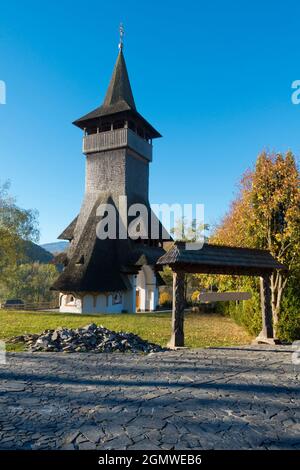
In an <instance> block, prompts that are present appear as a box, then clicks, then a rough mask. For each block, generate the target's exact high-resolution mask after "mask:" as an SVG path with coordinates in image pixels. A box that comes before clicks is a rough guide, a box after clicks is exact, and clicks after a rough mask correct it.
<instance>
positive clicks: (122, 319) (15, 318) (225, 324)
mask: <svg viewBox="0 0 300 470" xmlns="http://www.w3.org/2000/svg"><path fill="white" fill-rule="evenodd" d="M89 323H96V324H97V325H103V326H105V327H107V328H109V329H112V330H115V331H120V330H123V331H129V332H132V333H135V334H138V335H139V336H141V337H142V338H144V339H146V340H148V341H151V342H154V343H157V344H160V345H162V346H166V344H167V342H168V340H169V338H170V331H171V314H170V313H136V314H114V315H113V314H112V315H109V314H103V315H75V314H73V315H72V314H61V313H51V312H20V311H8V310H0V339H1V340H4V341H6V342H7V350H8V351H20V350H22V348H23V346H22V345H20V344H9V339H10V338H12V337H13V336H19V335H22V334H26V333H41V332H42V331H43V330H45V329H55V328H58V327H60V326H64V327H68V328H77V327H80V326H85V325H87V324H89ZM252 339H253V338H252V337H251V336H250V335H249V334H248V333H247V332H246V331H245V330H244V329H243V328H242V327H240V326H238V325H236V324H235V323H234V322H233V321H232V320H231V319H230V318H228V317H224V316H221V315H218V314H202V313H187V314H186V316H185V344H186V346H188V347H192V348H196V347H197V348H200V347H208V346H233V345H242V344H249V343H250V342H251V340H252Z"/></svg>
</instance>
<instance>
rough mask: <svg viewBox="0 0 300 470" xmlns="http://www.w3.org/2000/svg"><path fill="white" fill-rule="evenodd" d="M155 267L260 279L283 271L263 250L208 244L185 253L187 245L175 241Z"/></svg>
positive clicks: (283, 267) (282, 266)
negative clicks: (259, 277) (277, 271)
mask: <svg viewBox="0 0 300 470" xmlns="http://www.w3.org/2000/svg"><path fill="white" fill-rule="evenodd" d="M157 265H158V266H163V265H169V266H170V267H172V268H173V269H174V270H176V269H177V270H183V271H186V272H195V273H206V274H233V275H235V274H236V275H247V276H260V275H263V274H264V273H268V272H272V271H273V270H276V269H286V267H285V266H284V265H283V264H281V263H279V262H278V261H276V260H275V258H273V256H272V255H271V253H270V252H269V251H266V250H257V249H252V248H238V247H230V246H224V245H211V244H208V243H205V244H204V245H203V248H202V249H200V250H187V249H186V244H185V243H182V242H176V243H175V244H174V245H173V247H172V248H171V249H170V250H169V251H168V252H167V253H165V254H164V255H163V256H162V257H161V258H159V259H158V261H157Z"/></svg>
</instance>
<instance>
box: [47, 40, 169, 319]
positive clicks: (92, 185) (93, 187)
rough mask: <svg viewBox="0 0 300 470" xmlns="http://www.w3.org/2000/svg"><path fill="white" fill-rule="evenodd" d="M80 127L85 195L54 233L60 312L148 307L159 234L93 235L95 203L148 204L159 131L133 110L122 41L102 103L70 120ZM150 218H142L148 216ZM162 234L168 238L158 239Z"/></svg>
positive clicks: (155, 281) (154, 292)
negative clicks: (61, 249) (59, 246)
mask: <svg viewBox="0 0 300 470" xmlns="http://www.w3.org/2000/svg"><path fill="white" fill-rule="evenodd" d="M73 124H75V125H76V126H77V127H79V128H81V129H82V130H83V132H84V136H83V153H84V154H85V156H86V176H85V195H84V199H83V203H82V206H81V210H80V213H79V215H78V216H77V217H76V218H75V219H74V220H73V222H72V223H71V224H70V225H69V226H68V227H67V228H66V229H65V230H64V232H63V233H62V234H61V235H60V236H59V238H61V239H67V240H69V241H70V246H69V249H68V252H67V255H66V257H65V260H64V264H65V269H64V271H63V272H62V274H61V275H60V277H59V279H58V280H57V282H56V283H55V284H54V286H53V288H54V289H55V290H59V291H60V292H61V296H60V299H61V305H60V309H61V311H70V312H71V311H74V312H86V313H97V312H99V313H103V312H114V311H115V312H119V311H122V310H127V311H136V310H154V309H155V307H156V304H157V297H158V289H157V288H158V285H159V284H160V283H161V278H160V277H159V275H158V274H157V273H156V272H155V270H154V265H155V262H156V260H157V259H158V257H159V256H161V255H162V254H163V251H164V250H163V248H162V242H163V228H162V227H161V226H160V237H159V239H158V240H157V239H156V240H152V239H151V235H149V236H148V237H146V239H138V240H129V239H127V240H118V239H117V240H109V239H107V240H100V239H98V238H97V235H96V227H97V223H98V222H99V217H98V216H97V208H98V207H99V205H100V204H107V203H109V204H113V205H114V207H115V208H116V211H117V212H118V211H119V197H120V196H126V197H127V202H128V205H129V206H130V205H132V204H136V203H140V204H144V205H145V206H146V207H147V208H148V209H149V214H150V215H151V209H150V204H149V200H148V190H149V164H150V163H151V161H152V141H153V139H155V138H157V137H161V135H160V134H159V132H157V130H155V129H154V127H152V125H151V124H149V122H147V121H146V119H145V118H144V117H143V116H142V115H141V114H139V113H138V111H137V109H136V105H135V101H134V98H133V93H132V90H131V86H130V81H129V77H128V73H127V68H126V63H125V59H124V54H123V41H122V35H121V41H120V44H119V54H118V57H117V61H116V64H115V67H114V70H113V74H112V77H111V81H110V84H109V87H108V89H107V92H106V95H105V99H104V102H103V104H102V106H100V107H98V108H96V109H95V110H93V111H91V112H90V113H88V114H86V115H85V116H83V117H81V118H79V119H77V120H76V121H74V123H73ZM149 221H150V218H149ZM166 238H168V237H166Z"/></svg>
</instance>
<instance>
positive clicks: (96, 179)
mask: <svg viewBox="0 0 300 470" xmlns="http://www.w3.org/2000/svg"><path fill="white" fill-rule="evenodd" d="M125 154H126V150H125V149H114V150H110V151H106V152H98V153H92V154H89V155H87V157H86V180H85V191H86V193H88V192H101V191H103V192H106V193H107V192H119V193H120V194H125V165H126V160H125Z"/></svg>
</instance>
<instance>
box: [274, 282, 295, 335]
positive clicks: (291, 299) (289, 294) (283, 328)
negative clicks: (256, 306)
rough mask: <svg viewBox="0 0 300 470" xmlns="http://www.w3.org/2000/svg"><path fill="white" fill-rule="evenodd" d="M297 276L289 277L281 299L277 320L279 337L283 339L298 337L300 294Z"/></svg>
mask: <svg viewBox="0 0 300 470" xmlns="http://www.w3.org/2000/svg"><path fill="white" fill-rule="evenodd" d="M298 283H299V278H298V279H297V278H294V279H293V278H291V279H290V282H289V285H288V286H287V288H286V291H285V293H284V296H283V299H282V310H281V313H280V319H279V322H278V335H279V338H280V339H282V340H285V341H295V340H296V339H300V295H299V288H298Z"/></svg>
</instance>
